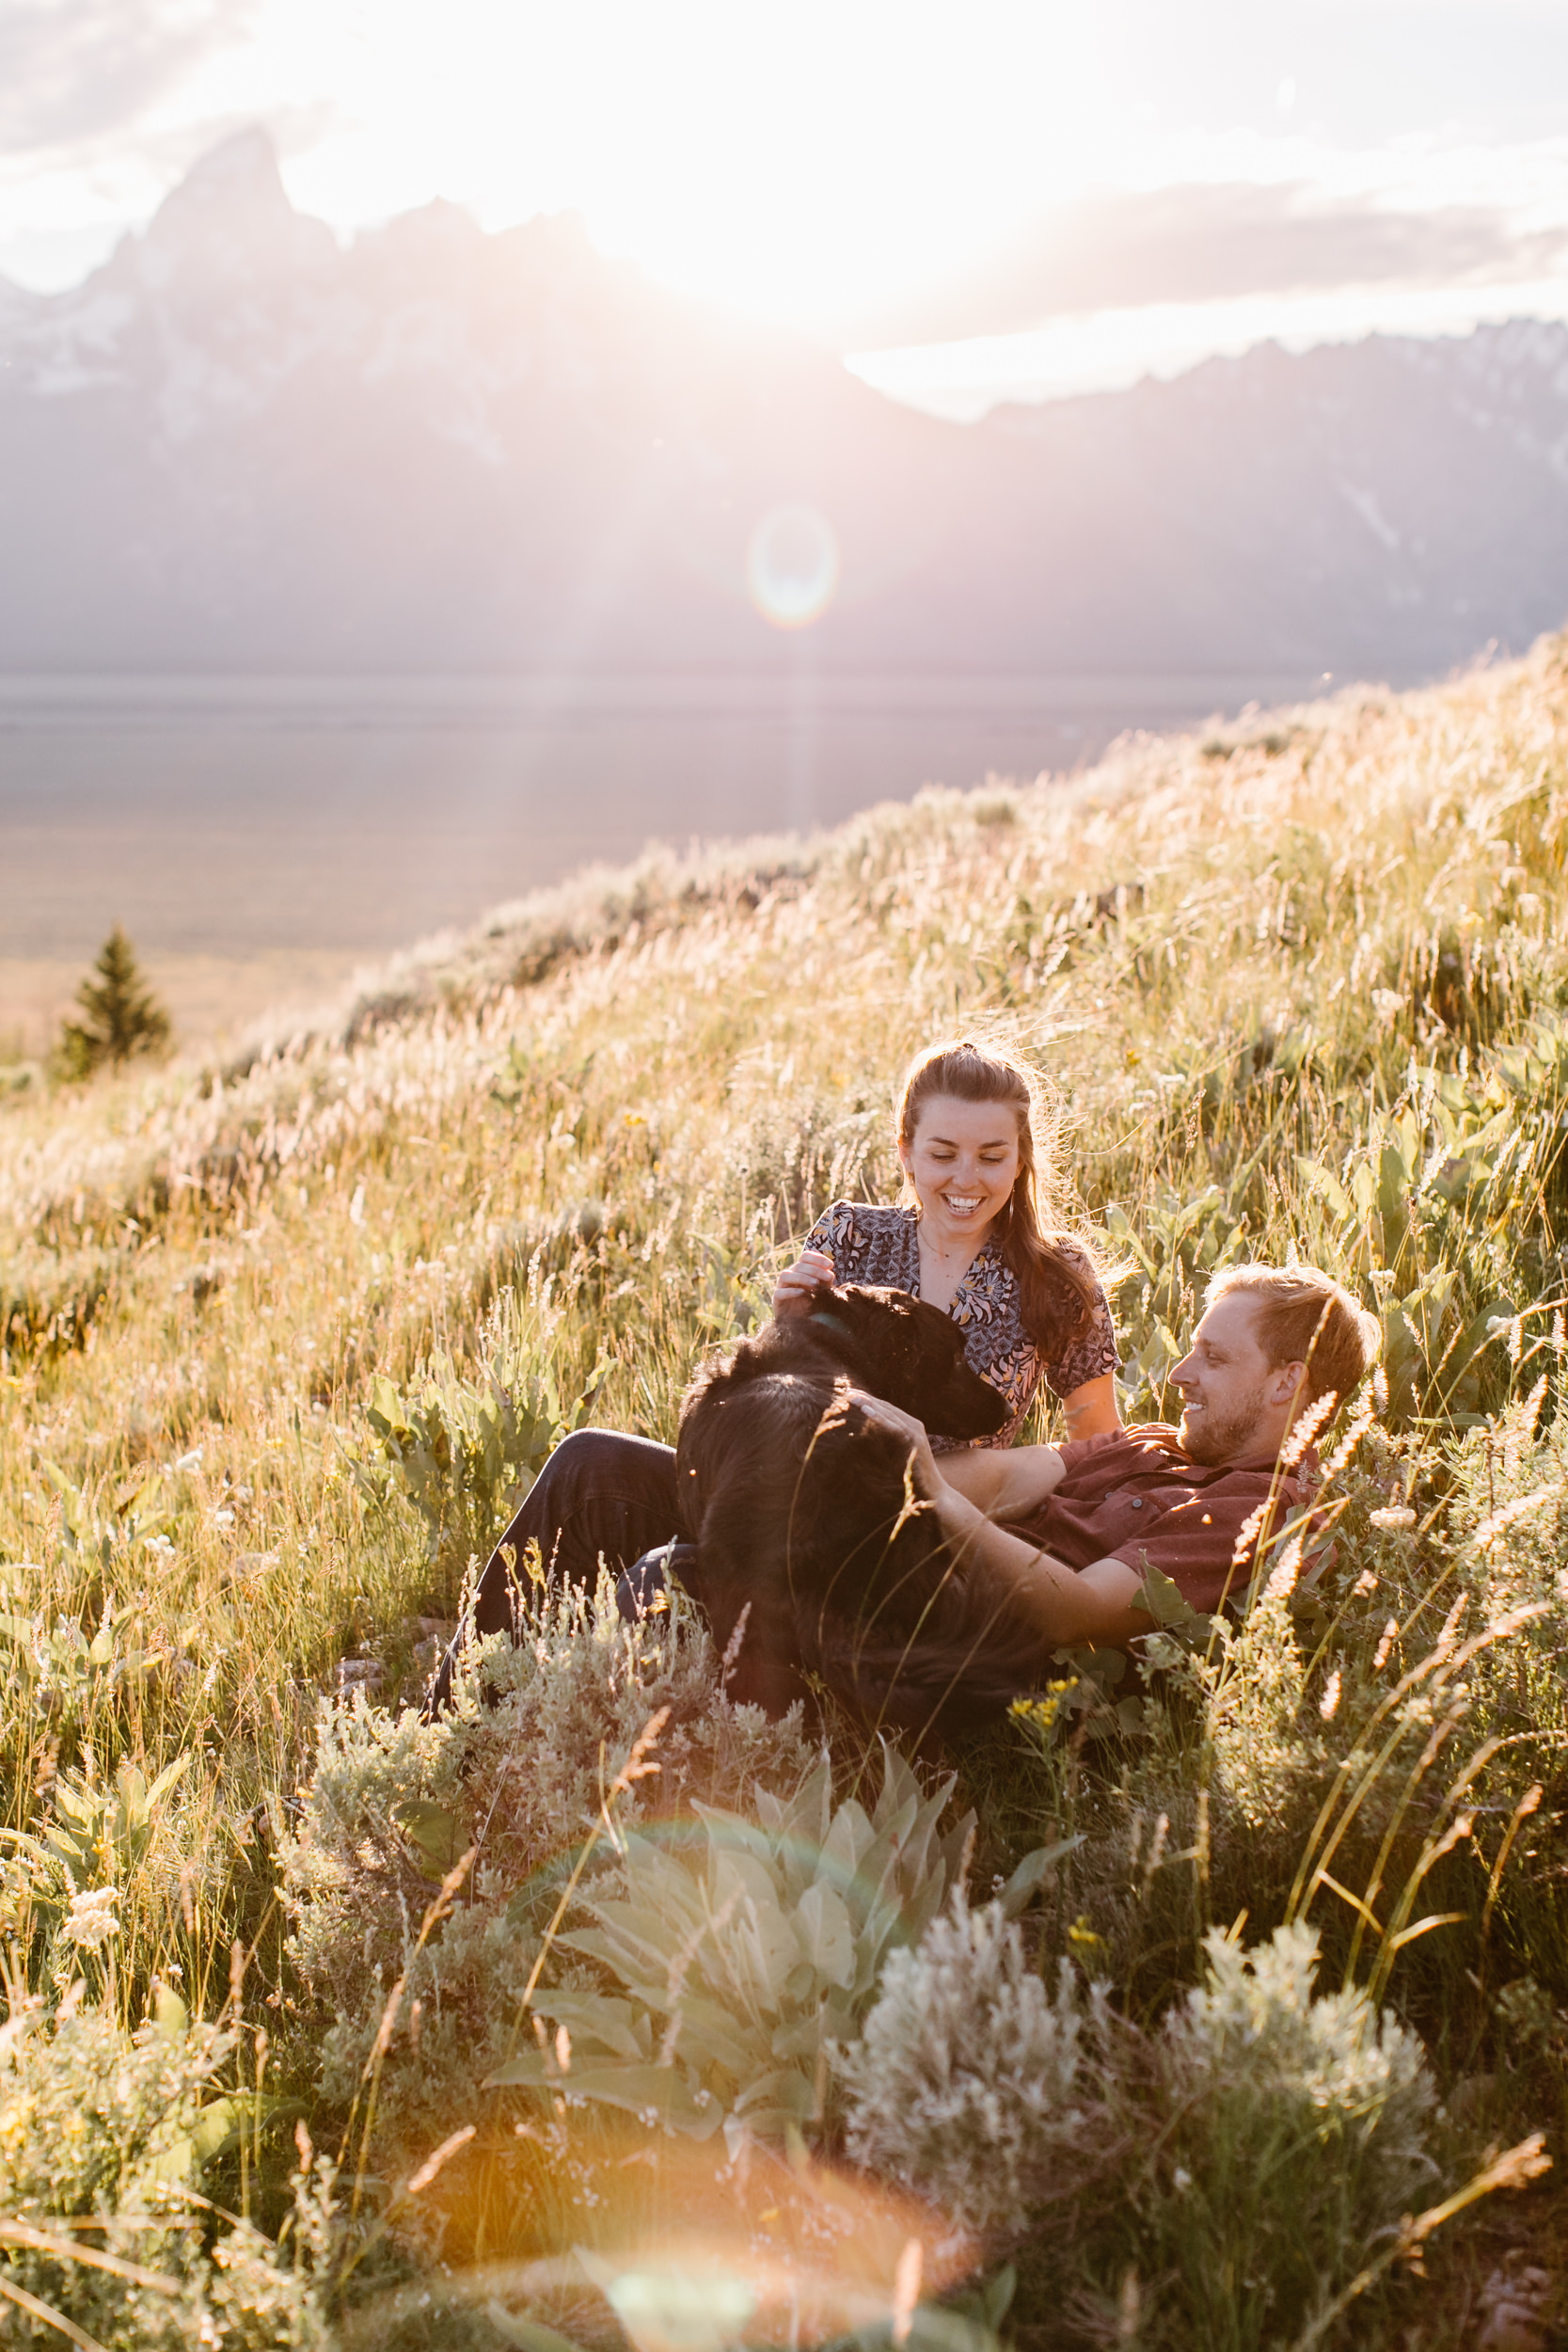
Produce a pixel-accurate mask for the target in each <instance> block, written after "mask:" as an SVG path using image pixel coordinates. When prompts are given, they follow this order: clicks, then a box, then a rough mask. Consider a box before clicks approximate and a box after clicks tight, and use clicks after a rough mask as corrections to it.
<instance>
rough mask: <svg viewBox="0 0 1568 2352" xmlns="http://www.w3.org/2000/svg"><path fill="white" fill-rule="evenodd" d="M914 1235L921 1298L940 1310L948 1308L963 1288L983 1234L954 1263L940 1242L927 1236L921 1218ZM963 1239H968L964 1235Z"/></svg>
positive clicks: (984, 1243) (983, 1246)
mask: <svg viewBox="0 0 1568 2352" xmlns="http://www.w3.org/2000/svg"><path fill="white" fill-rule="evenodd" d="M914 1237H915V1243H916V1247H917V1248H918V1249H919V1252H920V1295H921V1297H922V1298H924V1299H925V1300H926V1301H927V1303H928V1304H929V1305H930V1306H933V1307H942V1308H943V1309H945V1308H948V1307H951V1305H952V1304H953V1301H954V1299H955V1298H957V1296H958V1293H959V1291H960V1290H961V1289H962V1288H963V1284H964V1279H965V1277H966V1276H967V1274H968V1272H969V1269H970V1267H971V1266H972V1265H973V1264H974V1261H975V1259H976V1258H977V1257H978V1256H979V1254H980V1252H981V1250H982V1249H983V1248H985V1246H986V1237H985V1234H984V1233H982V1234H981V1235H980V1236H979V1238H978V1240H977V1241H976V1242H975V1244H974V1248H973V1249H972V1250H971V1251H970V1252H969V1255H968V1256H967V1257H966V1258H965V1259H964V1260H963V1262H962V1263H961V1264H957V1263H954V1260H953V1259H952V1258H949V1257H948V1256H947V1255H946V1254H945V1252H944V1251H943V1250H942V1248H941V1245H940V1244H939V1243H937V1242H934V1241H932V1240H931V1239H930V1237H929V1235H928V1234H927V1231H926V1227H925V1224H924V1221H923V1222H922V1223H921V1224H919V1225H917V1226H916V1227H915V1229H914ZM965 1238H966V1239H967V1236H966V1237H965ZM960 1246H961V1245H960Z"/></svg>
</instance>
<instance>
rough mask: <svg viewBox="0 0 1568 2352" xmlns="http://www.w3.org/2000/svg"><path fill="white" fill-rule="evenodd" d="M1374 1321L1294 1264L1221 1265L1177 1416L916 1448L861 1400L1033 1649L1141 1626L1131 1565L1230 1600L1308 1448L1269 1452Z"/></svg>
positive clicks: (1305, 1489) (1353, 1355)
mask: <svg viewBox="0 0 1568 2352" xmlns="http://www.w3.org/2000/svg"><path fill="white" fill-rule="evenodd" d="M1378 1337H1379V1334H1378V1327H1377V1324H1376V1322H1375V1320H1374V1319H1373V1317H1372V1316H1370V1315H1368V1314H1364V1313H1362V1311H1360V1310H1359V1309H1358V1308H1357V1307H1356V1306H1355V1304H1354V1300H1353V1299H1352V1298H1351V1297H1350V1295H1349V1294H1348V1293H1347V1292H1346V1291H1344V1290H1343V1289H1342V1288H1341V1287H1340V1285H1339V1284H1338V1282H1335V1281H1332V1280H1331V1279H1329V1277H1328V1276H1327V1275H1325V1274H1320V1273H1319V1272H1317V1270H1316V1269H1315V1268H1314V1267H1311V1266H1289V1267H1278V1266H1264V1265H1242V1266H1228V1267H1227V1268H1226V1269H1225V1270H1224V1272H1222V1273H1220V1274H1218V1275H1216V1276H1215V1278H1214V1279H1213V1280H1212V1282H1211V1283H1210V1285H1209V1290H1208V1295H1207V1298H1206V1301H1205V1311H1204V1315H1203V1319H1202V1321H1201V1322H1200V1323H1199V1325H1198V1327H1197V1329H1196V1331H1195V1332H1194V1334H1193V1343H1192V1346H1191V1348H1190V1349H1189V1351H1188V1353H1187V1354H1186V1355H1185V1356H1184V1357H1183V1358H1182V1359H1181V1361H1180V1363H1179V1364H1177V1365H1176V1367H1175V1368H1174V1370H1173V1372H1172V1375H1171V1377H1172V1379H1173V1380H1174V1381H1175V1383H1176V1385H1177V1387H1178V1389H1179V1390H1180V1392H1181V1421H1180V1427H1179V1428H1176V1429H1172V1428H1169V1427H1167V1426H1165V1425H1164V1424H1163V1423H1156V1424H1152V1425H1149V1426H1147V1427H1143V1428H1138V1429H1131V1430H1129V1429H1123V1430H1118V1431H1117V1432H1116V1433H1115V1434H1114V1435H1110V1436H1103V1437H1098V1438H1079V1439H1077V1440H1069V1442H1068V1443H1066V1444H1064V1445H1061V1446H1019V1447H1015V1448H1014V1449H1012V1450H1011V1451H1010V1452H997V1453H986V1454H980V1453H974V1454H944V1455H943V1456H942V1460H941V1462H940V1464H939V1463H938V1461H937V1460H936V1459H935V1458H934V1457H933V1455H932V1454H931V1450H930V1447H929V1445H928V1444H927V1440H926V1434H925V1432H924V1430H923V1429H921V1427H920V1424H919V1423H918V1422H914V1421H911V1419H910V1417H909V1415H908V1414H905V1413H900V1412H899V1411H897V1409H896V1408H895V1406H891V1405H887V1404H885V1403H883V1402H882V1400H881V1399H880V1398H867V1399H863V1400H862V1402H863V1409H864V1411H865V1412H866V1414H867V1416H868V1417H869V1418H870V1419H872V1420H875V1421H878V1422H881V1424H882V1425H883V1426H884V1427H886V1428H890V1429H895V1430H897V1431H899V1432H900V1433H902V1434H903V1435H904V1436H906V1437H907V1438H909V1440H910V1443H911V1448H912V1449H913V1452H914V1456H915V1480H916V1484H917V1486H919V1488H920V1490H921V1492H922V1493H923V1494H924V1495H925V1496H926V1497H927V1499H928V1500H929V1501H930V1502H932V1503H933V1504H934V1505H935V1507H936V1510H937V1513H938V1515H939V1518H940V1519H941V1523H942V1532H943V1534H945V1535H946V1536H947V1538H948V1541H949V1543H950V1544H951V1546H952V1548H953V1550H954V1553H955V1555H956V1556H957V1557H958V1560H959V1561H960V1562H961V1563H962V1565H963V1566H964V1567H965V1568H966V1570H968V1571H969V1573H970V1575H971V1576H972V1577H976V1576H977V1578H978V1579H979V1580H980V1581H983V1582H984V1584H985V1585H986V1586H987V1587H988V1588H989V1589H990V1594H991V1596H992V1597H993V1599H994V1601H995V1603H996V1604H998V1605H1000V1606H1001V1607H1002V1608H1003V1609H1004V1610H1005V1613H1006V1617H1007V1619H1008V1620H1009V1621H1010V1623H1011V1624H1012V1625H1013V1627H1015V1628H1016V1629H1018V1630H1019V1631H1020V1632H1021V1633H1022V1634H1023V1635H1024V1637H1025V1638H1026V1639H1031V1640H1032V1641H1033V1642H1035V1643H1036V1644H1037V1645H1038V1646H1039V1649H1040V1651H1041V1652H1042V1654H1046V1655H1048V1654H1049V1653H1050V1652H1051V1651H1052V1650H1053V1649H1059V1648H1063V1647H1067V1646H1071V1645H1077V1644H1079V1643H1097V1644H1107V1645H1113V1646H1115V1645H1118V1644H1122V1643H1125V1642H1128V1641H1131V1640H1132V1638H1133V1637H1134V1636H1135V1635H1137V1634H1139V1633H1147V1632H1148V1631H1149V1630H1150V1629H1151V1627H1152V1625H1153V1622H1154V1620H1153V1618H1152V1617H1151V1616H1150V1615H1149V1614H1148V1612H1147V1611H1145V1610H1142V1609H1140V1608H1139V1607H1138V1606H1137V1595H1138V1592H1139V1590H1140V1588H1141V1586H1142V1584H1143V1582H1144V1578H1145V1574H1146V1572H1147V1570H1148V1568H1153V1569H1156V1570H1158V1571H1159V1572H1160V1573H1161V1574H1163V1575H1164V1576H1167V1577H1168V1578H1169V1579H1170V1581H1171V1582H1172V1583H1173V1584H1174V1585H1175V1586H1176V1588H1177V1590H1178V1591H1179V1592H1180V1595H1181V1597H1182V1598H1183V1599H1184V1600H1185V1601H1187V1602H1188V1603H1189V1605H1190V1606H1191V1607H1192V1608H1194V1609H1197V1610H1200V1611H1203V1612H1206V1613H1211V1614H1212V1613H1216V1612H1217V1611H1219V1610H1220V1609H1221V1608H1223V1607H1224V1606H1225V1605H1226V1603H1227V1602H1228V1601H1233V1600H1237V1599H1239V1598H1241V1597H1243V1595H1244V1593H1245V1591H1246V1588H1247V1583H1248V1581H1249V1579H1250V1576H1251V1573H1252V1566H1253V1563H1254V1561H1255V1560H1256V1559H1257V1557H1258V1554H1259V1549H1260V1547H1261V1546H1262V1545H1263V1544H1265V1543H1266V1542H1268V1541H1269V1540H1270V1538H1271V1537H1272V1536H1273V1535H1275V1534H1277V1533H1278V1531H1279V1529H1280V1527H1281V1526H1282V1525H1283V1524H1284V1523H1285V1521H1286V1520H1287V1519H1288V1518H1290V1517H1291V1515H1292V1514H1293V1513H1295V1512H1297V1511H1300V1510H1301V1509H1303V1508H1304V1507H1305V1506H1306V1505H1307V1502H1309V1500H1310V1496H1311V1491H1312V1486H1313V1484H1314V1471H1315V1468H1316V1463H1315V1457H1314V1456H1313V1454H1312V1451H1311V1448H1310V1447H1309V1446H1307V1447H1304V1448H1303V1450H1302V1452H1301V1454H1300V1457H1299V1459H1297V1460H1294V1461H1291V1462H1285V1461H1283V1459H1282V1456H1283V1454H1285V1452H1286V1451H1287V1448H1286V1439H1287V1438H1288V1437H1289V1435H1290V1432H1291V1427H1292V1424H1293V1423H1294V1422H1297V1421H1298V1420H1299V1419H1300V1417H1301V1415H1302V1414H1303V1413H1304V1412H1306V1411H1307V1410H1308V1409H1309V1408H1310V1407H1311V1406H1314V1405H1315V1404H1317V1403H1318V1401H1319V1399H1320V1398H1324V1397H1327V1396H1328V1395H1330V1394H1331V1393H1332V1395H1333V1396H1334V1397H1335V1398H1336V1399H1343V1398H1345V1397H1347V1396H1348V1395H1350V1393H1351V1392H1352V1391H1353V1390H1354V1389H1355V1388H1357V1387H1358V1386H1359V1384H1360V1382H1361V1380H1362V1379H1363V1377H1364V1376H1365V1375H1366V1373H1367V1370H1368V1368H1369V1366H1370V1363H1371V1361H1372V1359H1373V1357H1374V1355H1375V1354H1376V1351H1377V1343H1378Z"/></svg>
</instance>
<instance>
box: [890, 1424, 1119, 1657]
mask: <svg viewBox="0 0 1568 2352" xmlns="http://www.w3.org/2000/svg"><path fill="white" fill-rule="evenodd" d="M855 1401H856V1403H857V1404H858V1405H859V1406H860V1407H861V1409H862V1410H863V1413H864V1414H865V1417H866V1419H867V1420H868V1421H874V1422H878V1423H879V1425H880V1426H881V1427H883V1428H884V1429H892V1430H894V1431H895V1433H896V1434H897V1435H898V1436H899V1437H902V1438H907V1439H908V1440H909V1443H910V1447H911V1453H912V1454H913V1456H914V1479H915V1486H916V1487H917V1488H918V1490H919V1492H920V1493H921V1494H923V1495H924V1496H925V1497H926V1499H927V1502H930V1503H932V1504H933V1505H934V1506H935V1509H936V1513H937V1518H938V1519H939V1520H940V1522H941V1525H942V1534H944V1535H945V1536H946V1537H947V1540H948V1542H949V1543H950V1544H951V1545H952V1547H953V1549H954V1552H955V1554H956V1556H957V1557H958V1559H959V1560H961V1561H962V1562H963V1563H964V1564H965V1565H968V1566H972V1567H976V1568H978V1569H979V1571H980V1573H981V1574H982V1575H983V1576H984V1577H985V1578H987V1580H988V1581H990V1583H991V1584H993V1585H994V1586H995V1587H996V1589H997V1590H998V1592H999V1593H1000V1594H1002V1595H1005V1596H1006V1598H1007V1599H1008V1600H1009V1601H1011V1602H1013V1603H1014V1604H1015V1605H1016V1607H1017V1608H1018V1611H1019V1613H1020V1614H1021V1615H1022V1617H1023V1618H1024V1619H1025V1620H1026V1622H1027V1623H1028V1624H1029V1625H1030V1626H1031V1627H1032V1628H1033V1629H1034V1631H1035V1632H1036V1633H1037V1635H1038V1636H1039V1638H1040V1639H1041V1640H1042V1641H1046V1642H1050V1643H1052V1644H1053V1645H1054V1646H1056V1647H1058V1648H1060V1647H1066V1646H1070V1645H1073V1644H1075V1643H1079V1642H1109V1643H1117V1642H1130V1641H1131V1640H1132V1637H1133V1635H1134V1634H1138V1633H1148V1632H1150V1631H1151V1630H1152V1629H1153V1625H1154V1620H1153V1618H1152V1617H1151V1616H1150V1615H1149V1614H1148V1611H1147V1610H1143V1609H1134V1608H1133V1606H1132V1600H1133V1597H1134V1595H1135V1594H1137V1593H1138V1592H1139V1591H1141V1589H1142V1585H1143V1579H1142V1578H1141V1577H1140V1576H1139V1575H1138V1574H1137V1573H1136V1571H1135V1570H1134V1569H1132V1568H1130V1567H1129V1566H1128V1565H1127V1563H1126V1561H1125V1560H1117V1559H1114V1558H1108V1559H1104V1560H1094V1561H1091V1562H1090V1564H1089V1565H1088V1566H1087V1567H1086V1568H1069V1566H1068V1565H1067V1563H1066V1562H1065V1561H1062V1560H1054V1559H1053V1558H1052V1556H1051V1554H1050V1552H1048V1551H1042V1550H1041V1549H1039V1547H1038V1545H1037V1544H1032V1543H1030V1542H1028V1541H1027V1540H1026V1538H1025V1537H1023V1536H1022V1535H1014V1534H1010V1533H1009V1531H1008V1530H1007V1529H1006V1527H1002V1526H998V1525H997V1523H996V1522H997V1519H998V1518H1003V1517H1006V1516H1012V1517H1015V1518H1016V1517H1020V1516H1022V1513H1023V1512H1025V1511H1027V1510H1029V1509H1030V1508H1031V1507H1032V1505H1033V1504H1035V1503H1036V1502H1043V1501H1044V1499H1045V1497H1046V1496H1047V1495H1048V1494H1050V1493H1051V1492H1052V1490H1053V1488H1054V1487H1055V1486H1059V1485H1060V1483H1061V1479H1062V1474H1063V1471H1064V1470H1065V1468H1066V1465H1065V1464H1064V1462H1063V1460H1062V1457H1061V1454H1059V1453H1058V1452H1057V1450H1056V1448H1055V1447H1054V1446H1044V1445H1040V1446H1018V1447H1016V1448H1014V1449H1012V1450H1011V1451H1010V1452H1002V1451H1000V1450H998V1451H996V1452H993V1453H990V1454H985V1455H983V1454H980V1453H974V1454H943V1456H942V1467H940V1468H939V1466H938V1464H937V1461H936V1459H935V1456H934V1455H933V1454H932V1453H931V1447H930V1440H929V1438H927V1435H926V1432H925V1430H924V1428H923V1427H922V1426H921V1424H920V1422H918V1421H916V1420H915V1419H914V1416H913V1415H912V1414H911V1413H905V1412H901V1411H900V1410H899V1408H898V1407H897V1406H895V1405H889V1404H888V1403H887V1401H886V1399H885V1398H883V1397H875V1396H866V1395H864V1394H857V1396H856V1400H855ZM1015 1464H1016V1465H1017V1466H1018V1467H1017V1468H1016V1469H1015V1468H1014V1467H1013V1466H1014V1465H1015Z"/></svg>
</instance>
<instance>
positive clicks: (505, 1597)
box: [424, 1429, 687, 1715]
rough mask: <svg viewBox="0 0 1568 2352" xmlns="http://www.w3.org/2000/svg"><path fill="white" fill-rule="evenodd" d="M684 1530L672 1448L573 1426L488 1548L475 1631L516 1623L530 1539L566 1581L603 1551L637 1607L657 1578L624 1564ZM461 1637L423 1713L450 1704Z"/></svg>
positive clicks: (577, 1577) (628, 1609)
mask: <svg viewBox="0 0 1568 2352" xmlns="http://www.w3.org/2000/svg"><path fill="white" fill-rule="evenodd" d="M686 1533H687V1531H686V1529H685V1528H684V1527H683V1526H682V1525H681V1518H680V1512H679V1510H678V1508H677V1507H676V1501H675V1454H674V1448H673V1446H667V1445H656V1444H655V1443H654V1442H653V1440H652V1438H625V1437H621V1436H619V1435H617V1433H616V1432H615V1431H614V1430H610V1429H574V1430H573V1432H572V1434H571V1436H570V1437H569V1438H562V1441H561V1443H560V1444H559V1445H558V1446H557V1447H556V1450H555V1452H554V1453H553V1454H551V1455H550V1458H549V1460H548V1461H547V1462H546V1465H545V1467H544V1469H543V1470H541V1471H540V1473H539V1476H538V1477H537V1478H536V1479H535V1481H534V1483H533V1485H532V1486H531V1488H530V1490H529V1495H528V1500H527V1502H525V1503H524V1504H523V1507H522V1509H521V1510H520V1511H519V1512H518V1513H517V1516H516V1518H515V1519H514V1520H513V1521H512V1524H511V1526H510V1527H509V1528H508V1529H507V1531H506V1533H505V1534H504V1535H503V1536H502V1537H501V1539H500V1542H499V1544H498V1545H497V1546H496V1549H495V1550H494V1551H493V1552H492V1553H491V1554H490V1558H489V1561H488V1563H487V1564H486V1565H485V1570H484V1574H483V1576H482V1577H481V1578H480V1580H479V1590H478V1592H477V1594H476V1595H475V1598H474V1615H473V1624H474V1631H475V1632H476V1633H510V1632H511V1631H512V1630H513V1629H514V1625H515V1616H514V1611H513V1597H514V1594H515V1590H516V1587H517V1585H518V1584H519V1583H521V1584H523V1585H525V1586H526V1584H527V1581H528V1576H527V1571H526V1569H525V1568H524V1566H523V1553H524V1551H525V1549H527V1547H528V1546H529V1545H530V1544H531V1543H534V1544H537V1545H538V1547H539V1556H540V1559H541V1560H542V1561H543V1563H544V1566H545V1572H546V1575H547V1576H548V1577H550V1578H552V1579H559V1580H560V1581H562V1582H563V1583H567V1584H591V1583H592V1582H593V1581H594V1577H595V1576H596V1575H597V1574H598V1569H599V1561H600V1559H601V1557H602V1559H603V1560H604V1563H605V1565H606V1566H607V1567H608V1568H609V1569H610V1573H611V1575H613V1576H617V1577H619V1579H620V1581H621V1593H620V1597H621V1606H622V1613H623V1614H630V1615H635V1614H636V1613H637V1608H638V1606H639V1604H640V1603H641V1601H642V1600H643V1599H645V1598H647V1597H651V1590H657V1589H658V1582H659V1581H661V1580H657V1578H656V1576H654V1575H652V1574H650V1573H649V1572H644V1575H643V1576H642V1577H641V1578H639V1579H638V1580H637V1589H636V1590H633V1588H632V1585H631V1584H630V1583H629V1582H628V1579H627V1571H629V1570H633V1569H635V1568H636V1567H638V1566H639V1565H640V1564H641V1562H642V1560H643V1555H644V1554H645V1553H647V1552H650V1551H652V1550H653V1549H654V1548H655V1547H656V1546H657V1545H661V1544H669V1543H670V1542H671V1541H672V1539H673V1541H674V1542H675V1543H676V1544H680V1543H681V1540H682V1538H684V1536H685V1535H686ZM508 1550H510V1551H511V1552H512V1554H513V1559H508V1557H507V1553H508ZM514 1560H515V1566H514V1565H513V1561H514ZM650 1587H651V1589H650ZM463 1641H464V1633H463V1631H462V1630H461V1629H460V1630H459V1632H458V1635H457V1639H456V1640H455V1641H454V1642H453V1644H452V1645H451V1649H449V1650H448V1652H447V1655H446V1657H445V1658H444V1659H443V1660H442V1661H441V1668H440V1672H439V1673H438V1674H437V1675H436V1679H435V1681H434V1683H433V1684H432V1685H431V1689H430V1695H429V1697H428V1698H427V1699H426V1701H425V1710H424V1711H425V1713H426V1714H427V1715H438V1714H440V1712H441V1711H442V1709H443V1708H446V1707H448V1706H450V1705H451V1683H452V1675H453V1672H454V1669H455V1667H456V1664H457V1657H458V1652H459V1651H460V1650H461V1648H462V1645H463Z"/></svg>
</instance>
